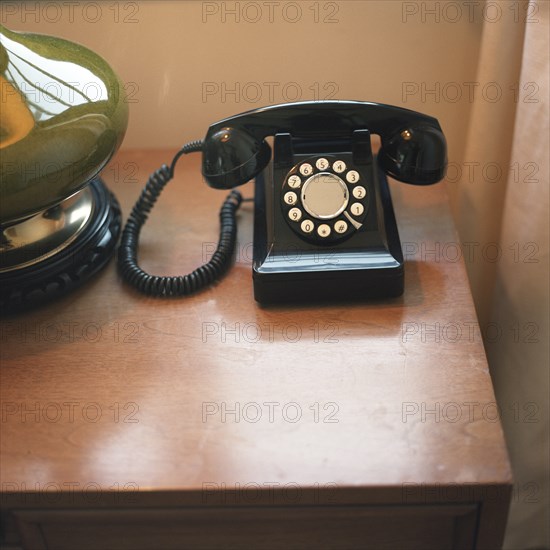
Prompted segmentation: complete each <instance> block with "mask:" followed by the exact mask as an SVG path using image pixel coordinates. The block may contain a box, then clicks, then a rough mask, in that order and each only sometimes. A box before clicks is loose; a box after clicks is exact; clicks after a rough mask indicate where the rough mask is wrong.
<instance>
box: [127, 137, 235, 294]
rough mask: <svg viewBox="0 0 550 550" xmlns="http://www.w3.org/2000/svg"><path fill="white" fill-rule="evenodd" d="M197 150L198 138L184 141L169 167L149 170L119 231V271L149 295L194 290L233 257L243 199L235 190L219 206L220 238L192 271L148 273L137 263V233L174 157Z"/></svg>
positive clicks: (168, 176) (171, 170) (213, 278)
mask: <svg viewBox="0 0 550 550" xmlns="http://www.w3.org/2000/svg"><path fill="white" fill-rule="evenodd" d="M197 151H202V141H192V142H190V143H187V144H186V145H184V146H183V147H182V148H181V149H180V151H178V153H177V154H176V156H175V157H174V159H173V160H172V164H171V166H170V167H168V166H167V165H166V164H163V165H162V167H161V168H160V169H159V170H157V171H156V172H155V173H154V174H151V176H150V177H149V180H148V181H147V184H146V185H145V187H144V189H143V191H142V192H141V195H140V197H139V199H138V200H137V202H136V204H135V205H134V207H133V209H132V212H131V214H130V216H129V217H128V221H127V222H126V227H125V228H124V230H123V232H122V237H121V243H120V247H119V250H118V269H119V273H120V275H121V276H122V278H123V279H124V280H125V281H126V282H128V283H129V284H130V285H132V286H133V287H135V288H136V289H137V290H139V291H140V292H143V293H144V294H147V295H149V296H155V297H161V296H163V297H164V296H187V295H189V294H192V293H193V292H197V291H198V290H201V289H202V288H204V287H206V286H208V285H210V284H211V283H213V282H214V281H216V280H217V279H219V278H220V277H221V276H222V275H223V273H224V272H225V271H226V270H227V268H228V267H229V265H230V263H231V259H232V257H233V251H234V249H235V242H236V236H237V221H236V213H237V210H238V209H239V206H240V205H241V202H242V200H243V199H242V196H241V194H240V193H239V192H238V191H235V190H233V191H231V193H229V195H228V196H227V197H226V199H225V201H224V203H223V205H222V208H221V210H220V239H219V242H218V246H217V248H216V251H215V252H214V254H213V255H212V258H211V259H210V261H208V262H207V263H205V264H204V265H201V266H200V267H198V268H197V269H195V270H194V271H193V272H192V273H189V274H188V275H183V276H178V277H162V276H157V275H149V273H146V272H145V271H143V269H141V268H140V267H139V265H138V263H137V249H138V244H139V235H140V232H141V228H142V227H143V224H144V223H145V222H146V221H147V217H148V216H149V213H150V211H151V208H153V206H154V204H155V203H156V201H157V199H158V197H159V195H160V194H161V192H162V190H163V189H164V186H165V185H166V184H167V183H168V182H169V181H170V180H171V179H172V178H173V177H174V169H175V167H176V163H177V161H178V159H179V158H180V157H181V156H182V155H186V154H188V153H194V152H197Z"/></svg>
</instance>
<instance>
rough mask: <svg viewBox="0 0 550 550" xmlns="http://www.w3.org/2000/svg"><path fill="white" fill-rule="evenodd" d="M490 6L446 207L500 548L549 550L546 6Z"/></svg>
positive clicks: (504, 3) (541, 3)
mask: <svg viewBox="0 0 550 550" xmlns="http://www.w3.org/2000/svg"><path fill="white" fill-rule="evenodd" d="M494 3H495V2H492V4H494ZM498 4H499V5H500V6H501V8H502V16H501V18H500V19H499V20H498V21H494V20H493V21H487V20H485V21H484V28H483V37H482V47H481V54H480V60H479V68H478V75H477V76H478V78H477V83H478V85H477V89H478V90H482V89H483V87H485V92H486V93H485V94H483V93H480V94H478V95H476V97H475V100H474V103H473V105H472V111H471V121H470V126H469V132H468V142H467V146H466V152H465V158H464V162H463V164H462V165H461V168H462V178H461V180H460V182H459V186H458V188H457V189H454V190H452V191H454V193H453V199H454V200H453V203H454V205H453V206H454V213H455V216H456V219H457V224H458V228H459V233H460V237H461V241H462V242H463V244H464V245H467V250H469V251H470V252H471V253H470V254H469V255H468V256H467V257H466V256H465V258H466V261H467V269H468V273H469V278H470V283H471V287H472V293H473V296H474V300H475V303H476V310H477V313H478V317H479V321H480V326H481V329H482V332H483V334H484V341H485V347H486V350H487V355H488V360H489V365H490V369H491V376H492V378H493V383H494V386H495V392H496V397H497V401H498V404H499V406H500V409H501V414H502V423H503V427H504V432H505V437H506V441H507V445H508V449H509V453H510V459H511V462H512V469H513V472H514V491H513V496H512V504H511V510H510V516H509V521H508V526H507V531H506V536H505V542H504V547H505V548H506V549H510V550H511V549H514V550H518V549H531V548H533V549H534V548H550V535H549V525H550V523H549V521H548V518H549V517H550V510H549V483H548V467H549V460H550V457H549V433H550V426H549V422H548V419H549V409H548V397H549V390H550V380H549V370H550V358H549V347H548V346H549V344H548V341H549V323H548V316H549V268H548V234H549V199H548V197H549V187H550V180H549V168H548V164H549V160H548V157H549V151H550V143H549V132H550V129H549V101H548V100H549V87H548V80H549V61H548V60H549V51H550V49H549V40H548V37H549V28H550V21H549V17H548V12H549V2H548V1H547V0H542V1H541V0H539V1H537V2H535V1H531V2H527V1H519V2H514V1H501V2H498ZM498 92H500V93H501V96H500V98H498Z"/></svg>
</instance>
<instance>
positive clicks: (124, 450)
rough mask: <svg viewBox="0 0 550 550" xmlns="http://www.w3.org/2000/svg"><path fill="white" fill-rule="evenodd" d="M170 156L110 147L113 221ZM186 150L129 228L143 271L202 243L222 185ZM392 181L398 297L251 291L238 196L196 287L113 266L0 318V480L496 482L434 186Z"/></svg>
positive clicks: (184, 268) (48, 485) (451, 236)
mask: <svg viewBox="0 0 550 550" xmlns="http://www.w3.org/2000/svg"><path fill="white" fill-rule="evenodd" d="M172 154H173V151H136V150H134V151H122V152H120V153H119V154H118V156H117V157H116V158H115V159H114V161H113V163H112V164H111V165H110V167H109V168H107V170H105V173H104V179H105V181H106V182H107V184H108V185H109V186H110V187H111V189H112V190H113V191H114V192H115V194H116V195H117V197H118V198H119V200H120V203H121V205H122V208H123V212H124V217H125V218H126V217H127V215H128V212H129V209H130V208H131V206H132V205H133V203H134V201H135V199H136V198H137V196H138V193H139V192H140V190H141V187H142V186H143V184H144V182H145V180H146V178H147V176H148V175H149V173H151V172H152V171H153V170H155V169H156V168H158V167H159V166H160V165H161V164H162V163H163V162H168V161H169V160H170V159H171V157H172ZM199 162H200V156H199V155H192V156H191V157H187V158H185V159H182V160H181V161H180V163H179V165H178V170H177V173H176V179H175V180H174V181H172V182H171V183H170V184H169V185H168V187H167V188H166V190H165V192H164V193H163V195H162V196H161V198H160V200H159V202H158V204H157V206H156V208H155V209H154V210H153V213H152V215H151V217H150V220H149V222H148V223H147V225H146V226H145V228H144V230H143V233H142V240H141V248H140V253H141V254H140V258H141V263H142V265H143V266H144V268H145V269H147V270H149V271H150V272H153V273H155V274H164V275H168V274H169V275H175V274H183V273H187V272H189V271H191V270H192V269H194V268H195V267H196V266H197V265H199V264H200V263H202V262H203V261H204V259H205V256H208V254H209V253H211V252H212V251H213V249H214V246H215V243H216V241H217V236H218V209H219V206H220V205H221V203H222V201H223V199H224V197H225V193H224V192H222V193H220V192H218V191H216V190H213V189H210V188H208V187H207V186H206V185H204V184H203V183H202V180H201V176H200V164H199ZM242 189H243V194H244V195H245V196H250V195H251V194H252V186H251V184H247V185H246V186H245V187H244V188H242ZM391 191H392V195H393V199H394V206H395V210H396V217H397V221H398V226H399V231H400V235H401V241H402V243H403V247H404V254H405V256H406V259H407V260H408V261H407V264H406V276H405V293H404V295H403V296H402V297H401V298H398V299H391V300H385V301H379V302H370V303H369V302H366V303H353V304H322V303H319V304H317V305H306V306H304V305H300V306H296V307H292V306H284V307H282V306H279V307H269V308H268V307H261V306H259V305H258V304H257V303H256V302H255V301H254V298H253V291H252V276H251V257H252V247H251V243H252V239H253V235H252V218H253V207H252V204H251V203H245V204H243V206H242V208H241V210H240V213H239V226H238V231H239V233H238V243H239V244H238V251H237V257H236V261H235V265H234V266H233V268H232V269H231V270H230V271H229V273H228V274H227V275H226V276H225V278H224V279H223V280H222V281H221V282H219V283H218V284H216V285H215V286H213V287H212V288H209V289H207V290H205V291H203V292H201V293H200V294H198V295H195V296H193V297H189V298H184V299H162V300H161V299H153V298H147V297H144V296H142V295H140V294H138V293H137V292H135V291H134V290H132V289H131V288H129V287H128V286H126V285H124V284H122V282H121V281H120V279H119V277H118V275H117V273H116V269H115V263H114V262H111V263H110V264H109V265H108V267H107V268H106V269H105V270H103V271H102V272H101V273H100V274H99V275H98V276H97V277H96V278H95V279H94V280H92V281H91V282H90V283H88V284H87V285H85V286H84V287H83V288H81V289H79V290H77V291H76V292H74V293H72V294H71V295H69V296H67V297H65V298H63V299H62V300H59V301H57V302H55V303H53V304H51V305H48V306H46V307H43V308H41V309H38V310H36V311H33V312H31V313H27V314H24V315H19V316H15V317H9V318H6V319H4V320H3V321H2V342H1V343H2V346H1V349H2V351H1V370H0V373H1V378H0V383H1V392H2V393H1V397H2V424H1V428H2V438H1V452H2V457H1V464H2V468H1V480H2V484H3V485H2V488H3V491H4V492H10V491H33V490H49V489H52V488H53V489H52V490H56V489H59V488H62V489H63V488H70V487H71V484H72V488H73V489H72V490H75V491H79V490H80V489H82V488H83V487H84V488H85V487H89V488H91V489H90V490H94V489H97V490H101V491H103V492H108V491H115V490H116V488H121V489H124V490H128V491H130V492H131V491H133V490H134V489H139V492H140V493H142V492H145V493H146V492H147V491H164V490H167V491H168V490H169V491H171V492H172V494H180V495H181V494H183V493H184V492H195V493H196V492H197V491H204V490H205V487H206V488H207V489H208V488H213V489H216V488H223V487H224V486H225V487H241V488H243V487H245V486H246V487H247V488H252V489H254V488H258V487H261V486H263V487H264V488H265V487H270V486H274V487H288V488H291V487H298V488H309V489H311V488H312V487H324V488H330V487H333V488H336V487H342V488H344V487H345V488H348V489H350V494H351V493H352V492H353V490H355V491H356V492H358V494H360V493H361V492H364V491H367V490H373V491H375V490H376V488H377V487H378V488H379V487H384V486H385V487H388V486H391V487H395V488H398V490H401V488H402V487H403V484H412V486H414V487H420V486H422V484H424V483H426V484H428V483H429V484H454V483H460V484H491V483H495V484H503V483H510V479H511V473H510V467H509V463H508V458H507V454H506V449H505V445H504V439H503V434H502V430H501V426H500V422H499V421H498V418H496V415H497V410H496V407H495V397H494V394H493V390H492V385H491V380H490V375H489V371H488V367H487V362H486V358H485V353H484V349H483V344H482V340H481V335H480V330H479V326H478V324H477V320H476V315H475V311H474V306H473V302H472V298H471V295H470V290H469V287H468V282H467V278H466V272H465V268H464V264H463V261H462V260H461V259H457V251H458V250H459V249H458V245H457V243H458V238H457V236H456V234H455V230H454V227H453V224H452V221H451V215H450V212H449V209H448V207H447V198H446V191H445V187H444V184H439V185H435V186H431V187H426V188H421V187H414V186H408V185H403V184H399V183H395V182H392V183H391ZM236 411H237V413H238V415H239V416H238V418H237V413H236ZM224 484H225V485H224ZM247 484H248V485H247ZM270 484H271V485H270ZM113 488H115V489H113ZM396 490H397V489H396ZM363 496H364V495H363ZM358 498H360V497H358ZM361 498H362V497H361ZM429 498H431V497H429ZM350 499H351V497H350Z"/></svg>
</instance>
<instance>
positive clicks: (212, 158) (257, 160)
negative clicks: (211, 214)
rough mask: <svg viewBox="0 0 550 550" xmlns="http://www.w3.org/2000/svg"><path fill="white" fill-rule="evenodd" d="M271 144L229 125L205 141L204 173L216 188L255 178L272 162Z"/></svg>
mask: <svg viewBox="0 0 550 550" xmlns="http://www.w3.org/2000/svg"><path fill="white" fill-rule="evenodd" d="M270 159H271V147H270V146H269V145H268V144H267V142H266V141H265V140H264V139H260V140H258V139H257V138H256V137H255V136H254V135H252V134H251V133H249V132H248V131H247V130H244V129H241V128H233V127H230V126H226V127H224V128H221V129H220V130H217V131H216V132H214V133H213V134H212V135H210V136H209V137H208V139H206V140H205V141H204V144H203V175H204V177H205V178H206V179H207V181H208V183H209V185H211V186H212V187H215V188H217V189H231V188H233V187H236V186H238V185H241V184H243V183H246V182H247V181H249V180H251V179H252V178H255V177H256V176H257V175H258V174H259V173H260V172H261V171H262V170H263V169H264V168H265V167H266V166H267V165H268V163H269V160H270Z"/></svg>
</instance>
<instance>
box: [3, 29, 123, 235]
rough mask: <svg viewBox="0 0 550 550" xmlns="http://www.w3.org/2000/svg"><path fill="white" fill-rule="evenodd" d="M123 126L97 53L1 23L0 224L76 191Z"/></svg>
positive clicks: (115, 91)
mask: <svg viewBox="0 0 550 550" xmlns="http://www.w3.org/2000/svg"><path fill="white" fill-rule="evenodd" d="M127 124H128V105H127V103H126V102H125V95H124V88H123V85H122V83H121V81H120V80H119V78H118V77H117V75H116V74H115V72H114V71H113V70H112V69H111V67H110V66H109V65H108V64H107V62H106V61H105V60H104V59H102V58H101V57H100V56H99V55H97V54H95V53H94V52H92V51H90V50H88V49H87V48H84V47H83V46H80V45H78V44H75V43H74V42H70V41H68V40H63V39H61V38H56V37H52V36H46V35H40V34H28V33H18V32H13V31H10V30H8V29H6V28H5V27H3V26H1V25H0V225H5V224H7V223H12V222H14V221H17V220H21V219H23V218H27V217H29V216H32V215H33V214H36V213H37V212H40V211H44V210H45V209H47V208H49V207H51V206H54V205H56V204H58V203H60V202H61V201H63V200H64V199H66V198H67V197H69V196H71V195H72V194H74V193H76V192H77V191H79V190H80V189H82V188H83V187H84V186H85V185H86V184H87V183H89V181H90V180H91V179H93V178H94V177H95V176H97V174H98V173H99V172H100V171H101V170H102V168H104V166H105V165H106V164H107V162H108V161H109V160H110V158H111V157H112V156H113V154H114V153H115V151H116V150H117V148H118V146H119V145H120V143H121V141H122V138H123V137H124V134H125V132H126V127H127Z"/></svg>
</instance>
